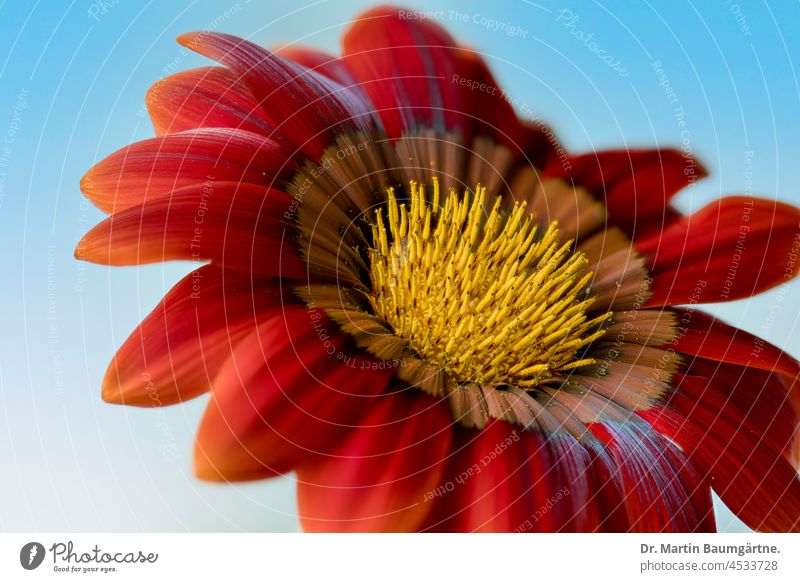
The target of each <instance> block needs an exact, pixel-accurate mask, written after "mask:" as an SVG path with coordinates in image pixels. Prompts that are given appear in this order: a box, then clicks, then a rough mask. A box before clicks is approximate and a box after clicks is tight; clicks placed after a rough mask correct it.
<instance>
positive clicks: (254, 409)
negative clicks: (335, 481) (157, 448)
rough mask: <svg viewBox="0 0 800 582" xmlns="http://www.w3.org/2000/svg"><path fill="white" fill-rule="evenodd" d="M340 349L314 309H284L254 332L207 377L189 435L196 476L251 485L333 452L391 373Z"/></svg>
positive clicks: (375, 399)
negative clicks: (204, 400) (199, 417)
mask: <svg viewBox="0 0 800 582" xmlns="http://www.w3.org/2000/svg"><path fill="white" fill-rule="evenodd" d="M348 350H349V348H348V346H347V344H346V338H344V337H343V336H340V335H338V331H337V330H336V327H335V324H333V323H332V322H331V321H330V320H328V319H327V317H325V316H324V315H323V314H322V312H320V311H308V310H306V309H301V308H299V307H292V308H287V309H286V310H285V311H284V313H283V314H282V315H279V316H276V317H274V318H273V319H271V320H269V321H268V322H266V323H264V324H262V325H261V326H259V328H258V330H257V331H256V332H255V333H253V334H251V335H250V336H249V337H248V338H246V339H244V340H243V341H242V342H241V343H240V344H239V345H238V346H237V347H236V350H235V351H234V354H233V355H232V356H231V358H230V359H229V360H228V362H227V363H226V364H225V365H224V366H223V367H222V369H221V370H220V372H219V374H218V375H217V377H216V378H215V379H214V383H213V387H212V399H211V401H210V402H209V405H208V408H207V409H206V413H205V415H204V416H203V421H202V422H201V424H200V428H199V430H198V433H197V446H196V447H195V471H196V473H197V475H198V476H200V477H201V478H203V479H210V480H246V479H259V478H263V477H269V476H272V475H275V474H277V473H284V472H286V471H290V470H292V469H294V468H295V467H296V466H297V464H298V463H300V462H303V461H308V460H310V459H315V460H317V459H318V455H329V454H332V453H333V452H335V449H336V447H337V445H338V443H340V442H341V441H342V439H343V438H345V437H347V436H348V435H349V434H350V433H351V431H353V430H360V429H356V428H354V425H357V424H359V423H360V421H361V418H362V417H363V416H364V415H365V414H366V413H367V412H368V411H369V410H370V409H372V408H374V407H375V406H377V405H378V402H380V401H382V399H383V398H385V396H382V394H383V392H384V390H385V388H386V385H387V383H388V381H389V377H390V376H391V374H392V371H391V370H386V369H385V368H384V369H381V368H380V362H379V361H378V360H376V359H374V358H371V357H368V356H361V355H353V354H352V353H351V352H350V351H348ZM315 462H316V461H315Z"/></svg>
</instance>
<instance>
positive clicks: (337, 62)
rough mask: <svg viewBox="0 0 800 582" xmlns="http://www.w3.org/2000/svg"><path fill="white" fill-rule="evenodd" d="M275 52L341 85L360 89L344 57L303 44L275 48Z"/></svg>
mask: <svg viewBox="0 0 800 582" xmlns="http://www.w3.org/2000/svg"><path fill="white" fill-rule="evenodd" d="M275 53H276V54H278V55H280V56H282V57H283V58H285V59H289V60H290V61H294V62H295V63H297V64H299V65H302V66H304V67H306V68H307V69H311V70H312V71H315V72H317V73H319V74H320V75H324V76H326V77H328V78H329V79H333V80H334V81H336V82H337V83H339V84H340V85H342V86H343V87H347V88H348V89H353V90H360V89H359V87H358V81H356V78H355V77H354V76H353V73H352V71H350V69H348V68H347V65H345V63H344V59H343V58H341V57H335V56H333V55H331V54H328V53H325V52H322V51H319V50H316V49H313V48H309V47H305V46H288V47H281V48H278V49H275Z"/></svg>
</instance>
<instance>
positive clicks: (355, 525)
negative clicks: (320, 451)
mask: <svg viewBox="0 0 800 582" xmlns="http://www.w3.org/2000/svg"><path fill="white" fill-rule="evenodd" d="M451 421H452V420H451V418H450V415H449V414H448V412H447V408H446V407H445V405H444V404H443V403H442V402H441V401H439V400H436V399H434V398H431V397H429V396H425V395H423V394H421V393H419V392H417V391H413V392H410V393H397V394H391V395H388V396H384V397H382V398H381V399H380V400H379V401H378V402H375V403H374V405H373V407H372V409H371V411H370V413H369V414H368V415H367V416H366V417H365V418H364V419H363V421H362V423H363V426H361V427H359V428H357V429H355V430H354V431H353V432H352V434H351V436H350V437H349V438H348V439H347V441H346V442H344V443H343V444H342V446H341V447H340V448H339V449H338V450H337V451H336V453H337V456H336V457H331V458H329V459H326V460H324V461H322V462H319V463H315V464H312V465H309V466H307V467H301V468H300V469H299V470H298V471H297V479H298V485H297V501H298V507H299V513H300V521H301V523H302V525H303V529H305V530H306V531H348V532H356V531H362V532H383V531H414V530H416V529H417V528H418V527H419V525H420V523H421V522H422V520H423V519H424V518H425V516H426V515H427V513H428V509H429V507H430V506H429V505H426V504H425V503H424V498H425V495H426V493H428V492H430V491H431V490H433V488H435V487H436V485H437V484H438V483H439V481H440V479H441V476H442V473H443V471H444V465H445V458H446V456H447V454H448V452H449V451H450V442H451V428H450V423H451Z"/></svg>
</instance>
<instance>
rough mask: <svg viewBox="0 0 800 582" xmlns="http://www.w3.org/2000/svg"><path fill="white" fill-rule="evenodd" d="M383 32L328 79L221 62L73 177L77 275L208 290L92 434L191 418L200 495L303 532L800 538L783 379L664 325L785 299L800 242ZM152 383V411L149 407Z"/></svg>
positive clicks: (157, 332)
mask: <svg viewBox="0 0 800 582" xmlns="http://www.w3.org/2000/svg"><path fill="white" fill-rule="evenodd" d="M409 15H410V13H407V12H403V11H399V10H396V9H393V8H377V9H374V10H371V11H369V12H367V13H365V14H363V15H362V16H361V17H360V18H359V19H358V20H357V21H356V22H355V23H354V24H353V26H352V27H351V28H350V29H349V31H348V32H347V34H346V35H345V38H344V42H343V49H344V54H343V56H342V57H339V58H336V57H331V56H328V55H325V54H322V53H319V52H317V51H314V50H311V49H291V50H286V51H282V52H281V53H280V54H276V53H272V52H269V51H267V50H264V49H262V48H260V47H258V46H256V45H254V44H252V43H250V42H247V41H244V40H241V39H238V38H235V37H232V36H228V35H224V34H216V33H195V34H188V35H185V36H182V37H181V38H180V39H179V40H180V42H181V43H182V44H184V45H185V46H187V47H190V48H192V49H194V50H196V51H197V52H199V53H201V54H203V55H205V56H208V57H211V58H212V59H215V60H216V61H219V62H220V63H221V64H222V65H224V67H207V68H202V69H195V70H191V71H186V72H183V73H178V74H176V75H172V76H170V77H168V78H166V79H164V80H162V81H160V82H159V83H157V84H156V85H155V86H154V87H153V88H152V89H151V91H150V93H149V94H148V99H147V103H148V107H149V111H150V114H151V116H152V119H153V124H154V126H155V129H156V133H157V134H158V137H155V138H153V139H149V140H145V141H143V142H139V143H135V144H132V145H130V146H128V147H126V148H123V149H122V150H120V151H118V152H116V153H114V154H112V155H111V156H109V157H108V158H106V159H105V160H103V161H102V162H100V163H99V164H97V165H96V166H95V167H94V168H92V169H91V170H90V171H89V173H88V174H87V175H86V177H85V178H84V180H83V183H82V189H83V192H84V193H85V195H86V196H87V197H88V198H89V199H90V200H91V201H92V202H93V203H94V204H95V205H96V206H97V207H98V208H100V209H102V210H103V211H105V212H107V213H109V214H110V216H109V218H107V219H106V220H105V221H103V222H102V223H100V224H99V225H97V226H96V227H95V228H93V229H92V230H91V231H90V232H89V233H88V234H87V235H86V236H85V237H84V238H83V240H82V241H81V242H80V244H79V246H78V249H77V252H76V254H77V256H78V257H79V258H81V259H84V260H88V261H92V262H96V263H102V264H107V265H132V264H144V263H151V262H157V261H166V260H175V259H177V260H194V261H202V262H203V263H204V265H203V266H200V267H199V268H198V269H197V270H196V271H195V272H194V273H192V274H190V275H188V276H187V277H186V278H185V279H184V280H183V281H181V282H180V283H178V284H177V285H176V286H175V288H174V289H172V290H171V291H170V292H169V294H168V295H167V296H166V297H165V298H164V300H163V302H162V303H161V305H159V306H158V307H157V308H156V309H155V310H154V311H153V313H152V314H151V315H150V316H148V317H147V319H146V320H145V321H144V322H142V324H141V325H140V327H139V328H138V329H137V330H136V331H135V332H134V333H133V335H132V336H131V337H130V338H129V339H128V340H127V341H126V342H125V344H124V345H123V346H122V348H121V349H120V350H119V352H118V353H117V356H116V358H115V359H114V361H113V362H112V364H111V366H110V367H109V370H108V372H107V374H106V377H105V379H104V382H103V398H104V399H105V400H107V401H109V402H115V403H124V404H130V405H138V406H148V405H150V403H151V398H152V396H153V395H154V394H155V395H157V398H158V400H159V401H160V402H161V403H164V404H167V403H170V404H171V403H177V402H180V401H183V400H187V399H189V398H193V397H195V396H198V395H200V394H203V393H204V392H206V391H208V390H210V391H211V400H210V402H209V405H208V409H207V411H206V414H205V416H204V418H203V421H202V423H201V426H200V429H199V433H198V436H197V443H196V449H195V469H196V472H197V474H198V475H199V476H200V477H201V478H204V479H210V480H244V479H259V478H265V477H270V476H273V475H276V474H281V473H286V472H289V471H296V473H297V478H298V499H299V513H300V516H301V520H302V523H303V526H304V527H305V528H306V529H308V530H367V531H378V530H412V531H413V530H424V531H434V530H448V531H476V530H481V531H484V530H492V531H592V530H600V531H628V530H635V531H710V530H713V529H714V519H713V514H712V504H711V489H712V488H713V489H714V490H715V491H716V492H717V493H718V494H719V495H720V496H721V498H722V499H723V501H724V502H725V503H726V504H727V505H728V506H729V507H730V508H731V509H732V510H733V511H734V512H735V513H736V514H737V515H738V516H739V517H741V519H743V520H744V521H745V522H746V523H747V524H748V525H749V526H751V527H753V528H756V529H759V530H777V531H788V530H797V529H800V521H799V520H800V478H798V473H797V466H798V461H799V460H800V455H799V454H798V438H797V437H798V414H800V408H798V406H800V392H799V391H798V388H797V379H798V373H799V372H800V366H798V363H797V362H796V361H795V360H793V359H792V358H790V357H789V356H787V355H786V354H784V353H783V352H781V351H780V350H779V349H777V348H775V347H774V346H771V345H769V344H767V343H766V342H764V341H762V340H760V339H758V338H756V337H753V336H751V335H749V334H747V333H745V332H743V331H740V330H737V329H734V328H732V327H729V326H727V325H725V324H724V323H722V322H719V321H716V320H714V319H713V318H711V317H709V316H708V315H704V314H702V313H701V312H699V311H695V310H694V309H679V308H677V307H673V306H675V305H680V304H696V303H703V302H717V301H721V300H733V299H739V298H743V297H750V296H752V295H754V294H756V293H758V292H760V291H763V290H765V289H768V288H770V287H773V286H775V285H778V284H780V283H781V282H784V281H786V280H788V279H790V278H792V277H794V276H795V275H796V274H797V272H798V265H800V263H798V258H797V255H798V248H799V247H800V229H799V226H800V210H798V209H797V208H794V207H792V206H788V205H785V204H780V203H776V202H774V201H770V200H764V199H758V198H752V197H729V198H722V199H721V200H719V201H718V202H715V203H712V204H710V205H709V206H707V207H705V208H703V209H702V210H700V211H699V212H696V213H694V214H692V215H690V216H682V215H680V214H679V213H678V212H676V211H675V210H674V209H673V208H672V207H671V206H670V200H671V198H672V196H674V195H675V194H676V193H677V192H678V191H680V190H681V189H682V188H684V187H685V186H687V185H688V184H689V183H691V182H692V181H693V180H695V179H696V178H698V177H702V176H703V175H704V170H703V169H702V167H701V166H700V165H699V164H698V163H697V162H696V161H694V160H693V159H691V158H689V157H687V156H685V155H683V154H682V153H681V152H678V151H675V150H643V151H627V150H626V151H606V152H597V153H590V154H582V155H572V154H568V153H566V152H565V150H564V149H563V148H562V147H561V146H559V145H558V143H557V141H556V140H555V137H554V136H553V134H552V132H551V131H550V130H549V129H548V128H547V127H545V126H543V125H541V124H538V123H530V122H525V121H520V120H519V119H518V117H517V116H516V114H515V113H514V111H513V109H512V107H511V106H510V105H509V104H508V102H507V101H506V100H505V99H504V97H503V94H502V92H501V91H499V90H497V89H496V83H495V81H494V79H493V78H492V76H491V74H490V72H489V70H488V69H487V67H486V65H485V64H484V63H483V62H482V61H481V60H480V58H479V57H478V56H477V55H476V53H474V52H471V51H470V50H468V49H466V48H463V47H460V46H458V45H457V44H456V43H455V42H454V41H453V39H452V38H451V37H450V36H449V35H448V34H447V33H446V32H445V31H444V30H442V29H441V28H439V27H438V26H436V25H434V24H432V23H430V22H427V21H420V20H418V19H411V18H408V16H409ZM143 378H146V379H148V381H147V382H145V381H143Z"/></svg>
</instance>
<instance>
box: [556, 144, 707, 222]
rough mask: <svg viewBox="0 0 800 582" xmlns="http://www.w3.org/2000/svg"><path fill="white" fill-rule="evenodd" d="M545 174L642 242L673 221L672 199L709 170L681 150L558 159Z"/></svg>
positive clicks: (592, 154)
mask: <svg viewBox="0 0 800 582" xmlns="http://www.w3.org/2000/svg"><path fill="white" fill-rule="evenodd" d="M546 174H547V175H548V176H560V177H563V178H565V179H567V180H571V181H572V182H573V183H574V184H575V185H579V186H583V187H584V188H586V189H587V190H589V192H590V193H592V194H593V195H594V196H595V197H597V199H598V200H602V201H604V202H605V205H606V207H607V208H608V220H609V223H610V224H613V225H615V226H619V227H620V228H622V229H624V230H625V231H626V232H627V233H629V234H632V235H635V236H636V237H637V238H638V237H640V236H643V235H645V234H646V233H648V232H652V231H653V230H654V229H655V230H660V228H661V227H662V226H663V225H664V224H665V223H666V222H667V221H668V220H669V219H671V217H672V216H673V212H672V211H671V209H669V201H670V200H671V199H672V197H673V196H674V195H675V194H676V193H677V192H679V191H680V190H682V189H683V188H685V187H686V186H688V185H689V184H691V183H693V182H694V181H695V180H697V179H698V178H702V177H704V176H705V175H706V170H705V169H704V168H703V167H702V166H700V165H699V164H698V162H696V161H695V160H694V159H692V158H690V157H686V156H685V155H684V154H683V153H681V152H680V151H678V150H661V149H658V150H614V151H600V152H595V153H589V154H582V155H579V156H575V157H571V158H569V159H568V160H564V159H554V160H553V161H552V162H551V165H550V167H549V168H548V170H547V172H546Z"/></svg>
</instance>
